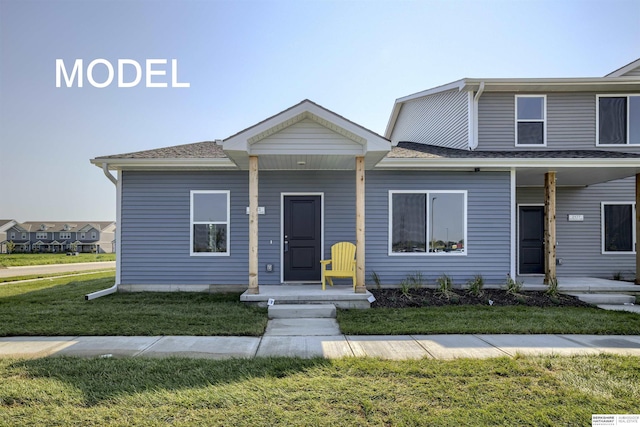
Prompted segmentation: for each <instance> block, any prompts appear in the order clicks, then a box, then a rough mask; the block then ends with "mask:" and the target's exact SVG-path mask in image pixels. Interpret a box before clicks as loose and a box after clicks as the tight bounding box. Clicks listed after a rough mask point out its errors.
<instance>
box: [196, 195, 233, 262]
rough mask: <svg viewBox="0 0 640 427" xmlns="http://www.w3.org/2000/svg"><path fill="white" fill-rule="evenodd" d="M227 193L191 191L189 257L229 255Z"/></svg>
mask: <svg viewBox="0 0 640 427" xmlns="http://www.w3.org/2000/svg"><path fill="white" fill-rule="evenodd" d="M228 242H229V192H228V191H201V190H200V191H197V190H193V191H191V255H229V248H228Z"/></svg>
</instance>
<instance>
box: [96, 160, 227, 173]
mask: <svg viewBox="0 0 640 427" xmlns="http://www.w3.org/2000/svg"><path fill="white" fill-rule="evenodd" d="M90 162H91V163H92V164H94V165H95V166H97V167H99V168H102V165H103V164H105V163H106V164H107V166H108V168H109V169H110V170H145V169H148V170H151V169H183V170H190V169H237V166H236V164H235V163H233V162H232V161H231V160H230V159H228V158H220V159H199V158H190V159H100V158H98V159H91V160H90Z"/></svg>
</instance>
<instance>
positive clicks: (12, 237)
mask: <svg viewBox="0 0 640 427" xmlns="http://www.w3.org/2000/svg"><path fill="white" fill-rule="evenodd" d="M15 238H16V233H15V232H11V240H15Z"/></svg>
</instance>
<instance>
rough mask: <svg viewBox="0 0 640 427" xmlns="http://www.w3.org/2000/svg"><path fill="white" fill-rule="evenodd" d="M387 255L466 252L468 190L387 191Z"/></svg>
mask: <svg viewBox="0 0 640 427" xmlns="http://www.w3.org/2000/svg"><path fill="white" fill-rule="evenodd" d="M389 210H390V213H389V255H399V254H412V255H417V254H425V255H431V254H433V255H436V254H438V255H443V254H450V255H453V254H455V255H465V254H466V247H467V192H466V191H463V190H460V191H458V190H451V191H441V190H438V191H413V190H411V191H393V190H392V191H390V192H389Z"/></svg>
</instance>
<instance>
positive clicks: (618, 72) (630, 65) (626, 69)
mask: <svg viewBox="0 0 640 427" xmlns="http://www.w3.org/2000/svg"><path fill="white" fill-rule="evenodd" d="M636 68H640V58H638V59H636V60H635V61H631V62H629V63H628V64H627V65H624V66H622V67H620V68H618V69H617V70H615V71H612V72H610V73H609V74H607V75H606V76H605V77H621V76H624V75H625V74H627V73H628V72H629V71H632V70H635V69H636Z"/></svg>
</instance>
